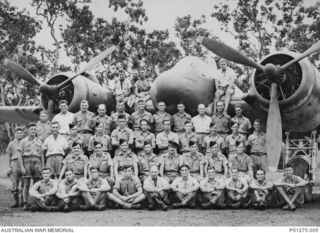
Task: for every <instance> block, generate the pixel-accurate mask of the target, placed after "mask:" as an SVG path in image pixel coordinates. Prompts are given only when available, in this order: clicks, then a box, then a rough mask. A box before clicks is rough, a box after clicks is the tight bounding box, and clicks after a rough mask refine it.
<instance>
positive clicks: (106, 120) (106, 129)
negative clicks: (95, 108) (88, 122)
mask: <svg viewBox="0 0 320 233" xmlns="http://www.w3.org/2000/svg"><path fill="white" fill-rule="evenodd" d="M94 122H95V123H100V124H102V128H103V134H107V135H111V125H112V119H111V117H109V116H108V115H104V116H99V115H98V116H96V117H95V118H94Z"/></svg>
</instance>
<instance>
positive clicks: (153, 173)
mask: <svg viewBox="0 0 320 233" xmlns="http://www.w3.org/2000/svg"><path fill="white" fill-rule="evenodd" d="M143 189H144V191H145V193H146V196H147V199H148V203H149V205H148V209H149V210H154V209H156V207H157V206H159V207H160V208H161V209H162V210H164V211H166V210H168V206H167V205H168V204H169V199H168V194H169V190H170V189H171V187H170V185H169V183H168V181H167V180H166V179H164V178H163V177H160V176H159V170H158V167H157V166H152V167H151V168H150V175H149V176H148V177H147V178H146V179H145V180H144V183H143Z"/></svg>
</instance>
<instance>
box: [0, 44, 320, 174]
mask: <svg viewBox="0 0 320 233" xmlns="http://www.w3.org/2000/svg"><path fill="white" fill-rule="evenodd" d="M199 43H201V44H202V45H203V46H205V47H206V48H207V49H209V50H210V51H212V52H213V53H215V54H217V55H219V56H220V57H223V58H225V59H227V60H230V61H233V62H236V63H240V64H243V65H246V66H250V67H253V68H256V70H255V71H254V72H253V73H252V75H251V77H250V84H251V90H250V92H249V93H243V92H242V91H241V90H240V89H239V88H237V87H236V90H235V93H234V95H233V96H232V99H231V103H230V108H229V110H230V111H229V110H228V113H230V115H232V114H233V113H232V109H233V108H232V106H234V105H235V104H241V105H243V108H244V109H245V112H246V114H248V115H249V116H251V117H250V118H251V120H253V119H254V118H257V117H259V118H260V119H262V120H265V122H267V128H266V131H267V156H268V163H269V169H270V170H271V171H274V170H276V169H277V165H278V162H279V158H280V153H281V150H282V129H285V130H291V131H296V132H305V131H311V130H313V129H315V128H316V127H317V126H319V125H320V107H319V106H320V74H319V72H318V70H317V69H316V68H315V67H314V66H313V65H312V64H311V63H310V62H309V61H308V60H307V59H303V58H305V57H307V56H309V55H310V54H311V53H313V52H315V51H317V50H319V49H320V42H318V43H316V44H315V45H313V46H312V47H311V48H310V49H308V50H307V51H305V52H304V53H302V54H297V53H294V52H277V53H273V54H270V55H268V56H267V57H265V58H264V59H262V61H260V63H257V62H255V61H253V60H251V59H249V58H247V57H246V56H244V55H243V54H241V53H240V52H239V51H237V50H235V49H233V48H232V47H229V46H227V45H226V44H224V43H221V42H218V41H215V40H212V39H209V38H200V39H199ZM114 50H115V47H114V46H113V47H111V48H109V49H107V50H105V51H103V52H102V53H101V54H99V55H98V56H96V57H95V58H93V59H92V60H91V61H90V62H89V63H88V64H87V65H86V66H85V67H84V68H82V69H81V70H80V71H79V72H77V73H76V74H69V73H60V74H56V75H53V76H52V77H50V78H49V79H48V81H47V82H46V83H41V82H40V81H38V80H37V79H36V78H35V77H34V76H33V75H31V74H30V73H29V72H28V71H27V70H25V69H24V68H23V67H21V66H20V65H19V64H17V63H15V62H13V61H11V60H8V59H6V60H5V62H4V65H5V66H6V67H7V68H8V69H9V70H11V71H12V72H14V73H15V74H16V75H18V76H19V77H20V78H22V79H24V80H26V81H28V82H31V83H33V84H35V85H39V86H40V92H41V93H42V97H41V106H37V107H27V106H22V107H18V106H11V107H0V122H14V123H26V122H30V121H35V120H38V114H39V112H40V111H41V110H42V109H45V110H47V111H48V112H49V113H52V114H54V113H57V111H58V110H57V108H56V107H55V106H56V105H57V102H58V101H59V100H60V99H67V100H68V102H69V103H70V105H69V111H71V112H76V111H78V110H79V106H80V101H81V100H83V99H86V100H88V102H89V106H90V107H91V110H92V111H94V110H95V109H94V108H95V107H96V106H97V105H98V104H100V103H104V104H106V105H107V109H108V110H109V111H111V110H112V109H113V108H114V103H115V100H114V96H113V95H112V93H111V92H110V91H108V90H106V89H105V88H103V87H102V86H101V85H100V84H99V83H98V82H97V80H91V79H88V78H86V77H84V76H82V75H81V74H82V73H83V72H85V71H86V70H88V69H90V68H91V67H93V66H94V65H95V64H97V63H98V62H100V61H101V60H103V59H104V58H106V57H107V56H108V55H110V54H111V53H112V52H113V51H114ZM217 72H218V71H217V69H216V68H215V67H213V66H210V65H209V64H208V63H206V62H205V61H203V60H202V59H200V58H198V57H185V58H182V59H181V60H180V61H179V62H178V63H177V64H176V65H175V66H174V67H173V68H172V69H171V70H168V71H165V72H163V73H161V74H160V75H159V76H158V77H157V78H156V79H155V81H154V82H153V84H152V87H151V90H150V94H151V99H152V102H153V106H156V104H157V103H158V102H159V101H165V102H166V104H167V110H168V112H170V113H174V112H175V111H176V105H177V103H178V102H179V101H183V102H184V103H185V105H186V110H187V112H189V113H190V114H191V115H193V116H194V115H196V114H197V106H198V104H200V103H203V104H205V105H206V106H209V105H210V104H212V103H213V100H214V93H215V84H214V82H215V79H217V78H218V76H219V75H218V73H217ZM151 110H152V109H151Z"/></svg>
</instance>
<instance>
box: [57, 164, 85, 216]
mask: <svg viewBox="0 0 320 233" xmlns="http://www.w3.org/2000/svg"><path fill="white" fill-rule="evenodd" d="M65 177H66V178H65V179H64V180H62V181H61V182H60V184H59V188H58V192H57V194H56V196H57V197H58V198H59V199H60V204H59V205H60V207H61V209H62V210H63V211H64V212H69V211H70V210H74V209H79V208H80V204H81V202H82V198H81V196H80V192H79V188H78V180H77V179H76V178H75V174H74V172H73V170H72V169H67V170H66V171H65Z"/></svg>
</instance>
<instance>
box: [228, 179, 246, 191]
mask: <svg viewBox="0 0 320 233" xmlns="http://www.w3.org/2000/svg"><path fill="white" fill-rule="evenodd" d="M244 182H245V181H244V180H242V179H237V180H236V181H234V180H233V179H232V178H229V179H227V180H226V185H228V186H230V187H231V188H236V189H242V188H243V187H244Z"/></svg>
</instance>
